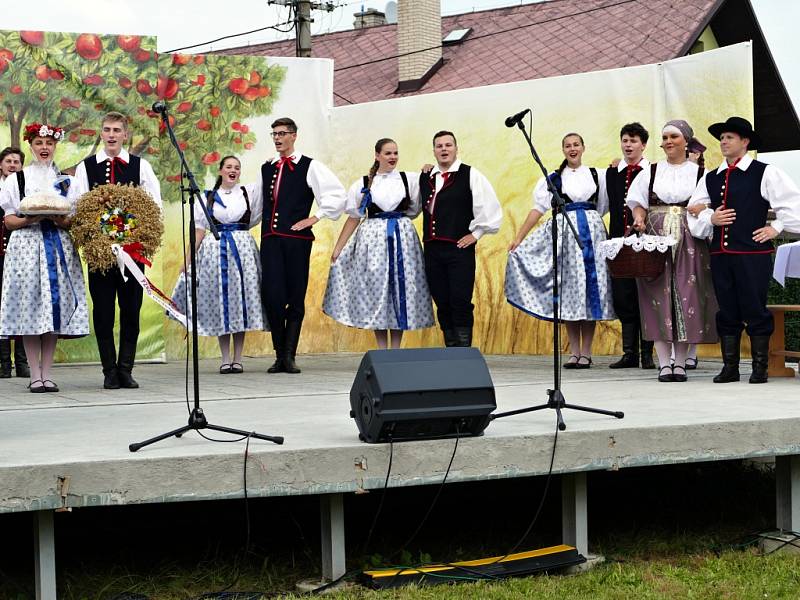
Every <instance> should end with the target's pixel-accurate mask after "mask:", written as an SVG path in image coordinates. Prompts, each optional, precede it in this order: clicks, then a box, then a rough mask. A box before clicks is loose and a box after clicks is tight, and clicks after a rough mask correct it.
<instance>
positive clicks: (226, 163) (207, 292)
mask: <svg viewBox="0 0 800 600" xmlns="http://www.w3.org/2000/svg"><path fill="white" fill-rule="evenodd" d="M241 170H242V166H241V163H240V162H239V159H238V158H236V157H235V156H226V157H224V158H223V159H222V161H220V165H219V176H218V177H217V181H216V183H215V184H214V189H213V190H210V191H208V192H206V203H207V204H206V206H207V207H208V212H209V213H211V217H212V218H213V219H214V224H215V225H216V226H217V230H218V231H219V234H220V239H219V241H217V240H216V239H214V236H213V235H206V231H207V229H208V221H207V220H206V216H205V213H204V212H203V209H202V208H201V207H200V206H197V205H195V209H194V220H195V223H194V226H195V235H196V244H197V257H196V260H197V333H198V334H200V335H206V336H217V339H218V341H219V349H220V353H221V354H222V364H221V365H220V368H219V372H220V373H221V374H223V375H227V374H229V373H242V372H243V371H244V367H243V366H242V350H243V348H244V338H245V332H247V331H269V327H268V326H267V321H266V318H265V316H264V309H263V306H262V304H261V260H260V259H259V255H258V247H257V246H256V242H255V240H254V239H253V236H252V235H250V229H252V228H253V227H255V226H256V225H258V224H259V223H260V222H261V212H262V200H261V189H260V186H257V185H246V186H244V185H240V184H239V176H240V174H241ZM189 264H190V258H189V254H188V251H187V254H186V260H185V262H184V265H186V266H188V265H189ZM188 294H189V288H188V286H187V279H186V275H185V273H183V272H182V273H181V277H180V279H179V280H178V283H177V284H176V286H175V290H174V291H173V293H172V299H173V301H174V302H175V304H177V305H178V307H179V308H180V309H181V312H183V313H184V314H186V315H187V316H188V315H189V314H190V313H189V312H187V310H186V308H187V306H188V305H189V298H188ZM231 340H233V357H232V358H231Z"/></svg>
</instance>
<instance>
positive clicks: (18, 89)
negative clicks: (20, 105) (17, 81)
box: [8, 85, 22, 94]
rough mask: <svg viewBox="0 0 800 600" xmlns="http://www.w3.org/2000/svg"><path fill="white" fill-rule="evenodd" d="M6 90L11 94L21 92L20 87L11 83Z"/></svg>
mask: <svg viewBox="0 0 800 600" xmlns="http://www.w3.org/2000/svg"><path fill="white" fill-rule="evenodd" d="M8 91H9V92H11V93H12V94H21V93H22V88H21V87H20V86H18V85H12V86H11V87H10V88H9V90H8Z"/></svg>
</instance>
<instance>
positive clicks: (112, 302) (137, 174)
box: [70, 112, 162, 390]
mask: <svg viewBox="0 0 800 600" xmlns="http://www.w3.org/2000/svg"><path fill="white" fill-rule="evenodd" d="M100 138H101V139H102V141H103V149H102V150H101V151H100V152H98V153H97V154H95V155H94V156H90V157H88V158H86V159H84V160H83V161H82V162H81V163H79V164H78V168H77V170H76V171H75V182H74V184H73V186H72V190H71V192H70V193H71V195H72V197H73V198H75V200H77V199H79V198H80V197H81V196H82V195H83V194H85V193H86V192H88V191H89V190H91V189H92V188H94V187H96V186H98V185H104V184H107V183H119V184H123V185H134V186H138V187H141V188H142V189H144V190H145V191H146V192H147V193H148V194H149V195H150V197H151V198H152V199H153V201H154V202H155V203H156V204H157V205H158V206H159V208H161V206H162V204H161V188H160V186H159V183H158V179H156V175H155V173H154V172H153V168H152V167H151V166H150V163H148V162H147V161H146V160H145V159H143V158H141V157H139V156H134V155H133V154H130V153H128V151H127V150H125V148H123V144H124V143H125V142H126V141H127V140H128V117H126V116H125V115H123V114H122V113H118V112H110V113H108V114H106V115H105V116H104V117H103V120H102V122H101V129H100ZM136 264H137V265H138V266H139V268H140V269H141V270H142V272H144V264H143V263H141V262H139V261H136ZM142 292H143V290H142V287H141V286H140V285H139V283H138V282H137V281H136V280H135V279H134V278H133V277H128V281H124V280H123V279H122V273H120V271H119V269H109V270H108V271H105V272H100V271H93V270H89V294H90V295H91V297H92V324H93V325H94V334H95V336H96V338H97V349H98V350H99V352H100V362H101V363H102V365H103V387H104V388H105V389H107V390H114V389H119V388H120V387H123V388H138V387H139V384H138V383H137V382H136V380H135V379H134V378H133V376H132V375H131V372H132V371H133V363H134V359H135V358H136V343H137V341H138V339H139V311H140V310H141V307H142ZM117 301H118V302H119V356H117V350H116V347H115V345H114V317H115V312H116V303H117Z"/></svg>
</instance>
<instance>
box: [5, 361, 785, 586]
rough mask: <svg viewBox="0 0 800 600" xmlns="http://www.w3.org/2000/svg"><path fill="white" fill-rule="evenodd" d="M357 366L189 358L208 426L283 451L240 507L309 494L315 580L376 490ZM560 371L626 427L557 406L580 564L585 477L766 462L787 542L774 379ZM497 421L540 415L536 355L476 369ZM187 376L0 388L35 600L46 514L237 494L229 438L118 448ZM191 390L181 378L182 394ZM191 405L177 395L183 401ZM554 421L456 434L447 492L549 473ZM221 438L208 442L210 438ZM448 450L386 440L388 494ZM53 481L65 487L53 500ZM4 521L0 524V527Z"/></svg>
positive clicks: (142, 432) (84, 374)
mask: <svg viewBox="0 0 800 600" xmlns="http://www.w3.org/2000/svg"><path fill="white" fill-rule="evenodd" d="M360 360H361V355H360V354H358V355H355V354H338V355H317V356H301V357H300V358H299V361H298V362H299V365H300V366H301V367H302V368H303V373H302V374H300V375H287V374H279V375H267V374H266V367H267V366H268V362H267V360H266V359H246V360H245V365H244V366H245V369H246V372H245V373H244V374H241V375H225V376H223V375H219V374H218V373H217V368H218V361H202V362H201V398H202V406H203V409H204V411H205V413H206V416H207V417H208V420H209V422H211V423H214V424H218V425H224V426H228V427H234V428H240V429H244V430H247V431H250V430H254V431H258V432H260V433H265V434H270V435H281V436H284V437H285V438H286V442H285V444H284V445H282V446H278V445H274V444H271V443H268V442H262V441H259V440H251V443H250V455H249V463H248V494H249V495H250V496H252V497H255V496H287V495H320V499H321V523H322V528H323V534H324V535H323V543H324V548H323V573H324V574H325V575H326V576H327V577H329V578H330V577H336V576H337V575H340V574H342V573H343V572H344V568H345V567H344V561H345V555H344V532H345V523H344V518H343V510H342V495H343V494H345V493H350V492H356V491H358V490H359V489H376V488H380V487H382V486H383V482H384V478H385V475H386V468H387V464H388V457H389V447H388V445H386V444H379V445H378V444H375V445H369V444H364V443H361V442H359V440H358V437H357V429H356V426H355V423H354V422H353V420H352V419H350V418H349V410H350V406H349V398H348V393H349V389H350V386H351V384H352V382H353V377H354V375H355V372H356V369H357V367H358V364H359V362H360ZM611 360H612V358H603V357H598V358H596V359H595V365H594V367H593V368H592V369H589V370H583V371H575V370H573V371H563V372H562V373H563V378H564V379H563V386H562V387H563V391H564V394H565V396H566V399H567V401H568V402H571V403H574V404H584V405H588V406H593V407H598V408H605V409H610V410H621V411H624V413H625V418H624V419H623V420H617V419H614V418H611V417H606V416H601V415H593V414H589V413H583V412H576V411H571V410H567V411H565V412H564V418H565V420H566V424H567V430H566V431H565V432H562V433H560V434H559V438H558V446H557V451H556V457H555V465H554V472H556V473H559V474H563V475H564V477H565V481H564V484H563V485H562V490H563V492H562V507H563V510H564V512H563V515H564V516H563V523H564V526H563V530H564V542H565V543H568V544H572V545H575V546H577V547H578V549H579V550H580V551H581V552H582V553H587V551H588V548H587V539H588V538H587V526H588V524H587V519H586V503H587V490H586V478H585V473H586V472H588V471H592V470H604V469H620V468H626V467H634V466H655V465H664V464H672V463H679V462H692V461H714V460H730V459H739V458H750V457H772V456H774V457H778V460H777V491H776V496H777V502H778V523H777V526H778V527H779V528H782V529H786V530H794V531H796V530H800V381H798V378H797V377H794V378H774V379H772V380H771V381H770V382H769V383H768V384H766V385H749V384H748V383H747V382H746V378H747V373H746V371H748V368H747V367H746V366H745V365H744V364H743V373H742V376H743V381H742V382H741V383H732V384H726V385H716V384H714V383H712V381H711V378H712V377H713V375H714V374H716V373H717V372H718V371H719V368H720V366H721V365H720V363H719V362H717V361H709V360H701V362H700V368H699V369H698V370H697V371H693V372H692V371H690V372H689V377H690V380H689V382H687V383H659V382H657V381H656V372H655V371H643V370H641V369H624V370H610V369H608V368H607V365H608V363H609V362H610V361H611ZM487 363H488V365H489V368H490V371H491V374H492V377H493V380H494V384H495V389H496V394H497V404H498V411H507V410H514V409H517V408H521V407H524V406H528V405H532V404H541V403H544V402H546V390H547V388H548V387H551V386H552V367H551V359H550V358H549V357H541V356H540V357H529V356H490V357H487ZM184 367H185V365H184V363H183V362H172V363H170V364H150V365H141V366H138V367H137V368H136V371H135V376H136V378H137V379H138V381H139V382H140V384H141V385H142V388H141V389H139V390H113V391H105V390H102V389H100V384H101V382H102V376H101V373H100V369H99V367H95V366H79V367H73V366H63V367H57V368H56V369H55V372H54V379H55V380H56V382H57V383H58V385H59V386H60V387H61V392H59V393H50V394H31V393H29V392H28V391H27V390H26V388H25V385H26V384H27V381H24V380H21V379H6V380H0V513H9V512H21V511H30V512H33V513H34V514H35V518H36V522H37V523H38V528H37V556H36V558H37V565H36V573H37V590H38V592H39V597H41V598H49V597H55V591H54V590H55V567H54V565H55V562H54V561H55V555H54V547H53V535H54V532H53V526H52V524H53V513H52V511H53V510H56V509H59V508H62V507H65V506H66V507H73V508H81V507H92V506H105V505H122V504H137V503H158V502H183V501H192V500H209V499H222V498H240V497H242V496H243V489H242V460H243V452H244V442H242V443H239V444H217V443H213V442H209V441H206V440H204V439H202V438H200V437H199V436H198V435H196V434H195V433H189V434H187V435H186V436H185V437H183V438H180V439H178V438H170V439H167V440H164V441H161V442H159V443H157V444H155V445H152V446H149V447H147V448H144V449H142V450H140V451H139V452H137V453H130V452H129V451H128V444H129V443H131V442H136V441H142V440H144V439H147V438H149V437H152V436H154V435H156V434H159V433H163V432H165V431H168V430H171V429H175V428H177V427H180V426H181V425H184V424H185V423H186V419H187V410H186V389H187V384H186V379H185V376H184V372H185V371H184ZM188 390H189V392H191V381H189V382H188ZM190 399H191V398H190ZM554 430H555V415H554V412H553V411H550V410H546V411H541V412H537V413H528V414H523V415H518V416H514V417H510V418H507V419H501V420H498V421H495V422H492V423H491V424H490V425H489V427H488V428H487V430H486V433H485V435H484V436H482V437H477V438H465V439H462V440H461V441H460V443H459V448H458V453H457V455H456V457H455V460H454V462H453V467H452V470H451V472H450V475H449V477H448V481H451V482H457V481H470V480H489V479H500V478H509V477H523V476H531V475H542V474H545V473H547V470H548V466H549V459H550V450H551V448H552V443H553V433H554ZM215 436H218V437H224V436H222V434H215ZM452 449H453V440H436V441H421V442H413V443H398V444H395V447H394V463H393V467H392V476H391V479H390V486H391V487H400V486H414V485H425V484H432V483H438V482H440V481H441V479H442V476H443V475H444V471H445V468H446V467H447V463H448V460H449V458H450V454H451V452H452ZM65 482H66V487H65ZM2 519H3V516H2V514H0V529H1V528H2Z"/></svg>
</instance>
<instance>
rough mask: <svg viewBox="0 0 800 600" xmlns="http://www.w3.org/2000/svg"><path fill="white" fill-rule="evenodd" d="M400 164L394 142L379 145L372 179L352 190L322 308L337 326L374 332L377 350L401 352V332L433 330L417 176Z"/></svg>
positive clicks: (379, 141)
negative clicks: (417, 223)
mask: <svg viewBox="0 0 800 600" xmlns="http://www.w3.org/2000/svg"><path fill="white" fill-rule="evenodd" d="M398 159H399V153H398V149H397V144H396V143H395V142H394V141H393V140H390V139H388V138H383V139H380V140H378V142H377V143H376V144H375V162H374V163H373V164H372V168H371V169H370V171H369V174H368V175H365V176H364V177H363V178H361V179H359V180H358V181H356V182H355V183H353V185H352V186H350V190H349V192H348V194H347V206H346V208H345V211H346V212H347V214H348V219H347V221H346V222H345V224H344V227H342V232H341V234H340V235H339V239H338V241H337V242H336V245H335V246H334V249H333V254H332V256H331V270H330V275H329V276H328V286H327V289H326V290H325V299H324V301H323V304H322V310H323V311H324V312H325V314H327V315H329V316H331V317H333V318H334V319H336V320H337V321H339V322H340V323H344V324H345V325H349V326H351V327H358V328H360V329H372V330H373V331H374V332H375V339H376V341H377V344H378V348H387V347H391V348H399V347H400V342H401V340H402V338H403V332H404V331H407V330H409V329H422V328H425V327H431V326H433V310H432V307H431V296H430V292H429V290H428V283H427V280H426V278H425V260H424V258H423V254H422V245H421V244H420V241H419V237H418V236H417V232H416V230H415V229H414V225H413V223H412V222H411V219H413V218H414V217H416V216H417V215H418V214H419V213H420V200H419V175H418V174H416V173H405V172H402V171H397V169H396V168H397V161H398ZM354 232H355V237H352V236H353V233H354ZM351 237H352V239H351ZM389 334H391V339H389Z"/></svg>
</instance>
